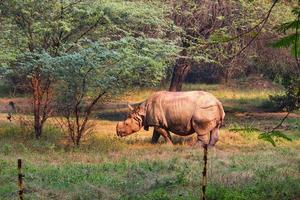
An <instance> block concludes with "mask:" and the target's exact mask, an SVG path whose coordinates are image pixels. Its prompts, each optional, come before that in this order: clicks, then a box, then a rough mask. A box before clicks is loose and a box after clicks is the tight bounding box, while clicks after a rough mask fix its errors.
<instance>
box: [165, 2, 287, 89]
mask: <svg viewBox="0 0 300 200" xmlns="http://www.w3.org/2000/svg"><path fill="white" fill-rule="evenodd" d="M277 2H278V1H275V2H274V3H273V4H271V3H270V1H251V2H249V1H244V0H239V1H230V2H228V1H223V0H221V1H208V0H207V1H206V0H205V1H186V0H181V1H172V0H171V1H168V3H169V5H170V7H172V10H170V15H169V16H170V18H171V19H172V20H173V21H174V24H175V25H177V26H178V27H180V28H181V33H180V37H181V40H180V42H179V43H178V45H179V46H180V47H181V49H182V51H181V52H180V55H179V56H178V59H177V60H176V63H175V65H174V67H173V75H172V80H171V84H170V90H171V91H176V90H181V87H182V82H183V81H184V79H185V77H186V75H187V73H188V72H189V70H190V68H191V66H192V65H198V66H199V67H201V66H204V65H207V64H210V65H215V66H220V67H219V69H221V70H222V74H223V76H224V79H225V81H227V80H228V79H229V78H230V77H232V75H233V74H234V73H235V72H236V71H243V70H244V69H245V67H243V66H247V61H249V60H250V59H251V58H253V57H255V56H260V55H257V54H256V50H257V49H255V46H254V47H252V48H249V46H250V45H251V44H254V43H255V42H253V40H252V39H253V37H255V38H256V37H257V36H258V35H259V33H261V32H267V33H268V34H266V35H269V37H270V36H273V35H272V34H270V33H271V32H272V33H274V31H273V29H272V26H273V25H276V24H277V23H278V21H284V20H285V19H286V18H288V17H289V14H286V12H285V13H283V11H284V10H289V5H286V4H281V7H280V9H277V10H276V9H275V8H274V6H275V4H277ZM270 8H271V9H270ZM273 8H274V9H273ZM272 10H273V11H274V10H275V11H274V12H275V13H276V15H275V16H270V13H271V11H272ZM277 16H280V18H279V17H278V18H276V17H277ZM269 18H270V19H271V20H268V19H269ZM270 21H271V22H270ZM267 22H268V23H267ZM245 49H247V55H246V54H245V52H244V50H245Z"/></svg>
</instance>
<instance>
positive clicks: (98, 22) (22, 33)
mask: <svg viewBox="0 0 300 200" xmlns="http://www.w3.org/2000/svg"><path fill="white" fill-rule="evenodd" d="M0 12H1V20H2V21H5V22H8V23H9V25H8V26H5V27H4V28H5V29H6V30H5V31H3V33H6V34H4V36H2V37H3V38H4V37H7V36H8V35H9V34H11V33H14V35H15V36H17V38H18V41H17V44H18V45H10V44H13V43H12V42H7V44H6V45H8V46H9V47H10V49H13V50H14V52H22V54H21V55H20V56H16V58H13V59H11V60H10V61H8V62H7V63H8V64H7V65H8V66H9V67H7V68H6V69H7V70H6V74H8V73H11V74H14V75H15V76H16V75H19V73H20V72H22V73H23V74H22V77H26V78H27V80H28V83H29V87H30V88H31V95H32V106H33V113H34V126H35V135H36V137H37V138H39V137H40V136H41V134H42V128H43V125H44V123H45V122H46V120H47V118H48V117H49V116H50V114H51V112H52V108H51V104H52V102H53V95H52V93H53V89H54V86H55V84H56V83H57V79H56V77H55V74H56V73H55V71H56V68H57V66H54V65H53V63H54V60H55V59H53V58H56V57H57V58H59V57H60V56H62V55H64V56H65V55H66V54H70V55H73V53H74V52H77V51H78V50H79V49H80V48H86V47H87V46H88V45H89V43H85V42H84V41H85V39H86V38H89V39H91V40H92V41H101V42H107V41H118V40H120V39H122V38H123V37H127V36H131V35H133V36H135V37H141V38H143V37H151V38H154V39H155V37H160V36H162V35H163V34H164V32H163V31H162V30H164V29H165V28H167V27H168V26H169V24H168V22H167V21H164V20H160V17H159V16H160V15H162V13H163V12H164V11H163V10H162V9H161V8H159V7H155V8H153V7H151V6H146V7H145V6H144V5H143V4H141V3H139V2H137V3H134V2H128V3H124V2H122V1H117V2H110V1H103V2H102V1H101V2H100V1H96V0H88V1H82V0H77V1H71V0H55V1H46V2H45V1H42V0H36V1H31V0H25V1H23V0H12V1H4V2H1V4H0ZM9 40H13V37H9ZM0 41H3V39H2V38H1V39H0ZM161 42H163V45H164V44H167V42H168V41H162V40H161ZM50 62H53V63H50ZM145 67H147V66H145ZM160 73H162V72H160Z"/></svg>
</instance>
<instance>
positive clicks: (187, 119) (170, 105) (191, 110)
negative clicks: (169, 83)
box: [145, 91, 219, 132]
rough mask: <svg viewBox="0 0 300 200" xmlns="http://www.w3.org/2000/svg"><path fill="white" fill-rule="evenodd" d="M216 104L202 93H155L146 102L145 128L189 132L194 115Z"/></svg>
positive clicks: (211, 96) (212, 97) (213, 99)
mask: <svg viewBox="0 0 300 200" xmlns="http://www.w3.org/2000/svg"><path fill="white" fill-rule="evenodd" d="M218 103H219V101H218V100H217V99H216V98H215V97H214V96H213V95H211V94H210V93H207V92H203V91H190V92H167V91H161V92H157V93H154V94H153V95H152V96H151V97H149V98H148V99H147V101H146V119H145V126H162V127H166V128H169V130H171V131H172V132H174V131H175V132H176V131H177V132H189V131H191V129H192V125H191V120H192V118H193V116H194V115H195V113H198V112H202V113H203V112H205V110H207V109H209V110H211V106H214V105H217V104H218ZM216 108H217V107H216ZM203 114H204V113H203ZM210 115H211V114H210ZM198 116H199V115H198ZM202 116H203V117H205V115H202ZM206 120H209V119H206Z"/></svg>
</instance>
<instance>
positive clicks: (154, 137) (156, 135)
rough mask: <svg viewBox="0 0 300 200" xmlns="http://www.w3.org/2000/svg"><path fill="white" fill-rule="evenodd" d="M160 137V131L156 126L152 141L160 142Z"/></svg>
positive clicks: (153, 142) (154, 142)
mask: <svg viewBox="0 0 300 200" xmlns="http://www.w3.org/2000/svg"><path fill="white" fill-rule="evenodd" d="M159 137H160V133H159V132H158V131H157V130H156V128H154V130H153V135H152V139H151V143H152V144H156V143H157V142H158V139H159Z"/></svg>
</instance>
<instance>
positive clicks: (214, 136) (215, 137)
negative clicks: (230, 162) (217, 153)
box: [209, 127, 219, 146]
mask: <svg viewBox="0 0 300 200" xmlns="http://www.w3.org/2000/svg"><path fill="white" fill-rule="evenodd" d="M218 140H219V127H216V128H214V129H213V130H212V131H210V140H209V146H215V144H216V143H217V142H218Z"/></svg>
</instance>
